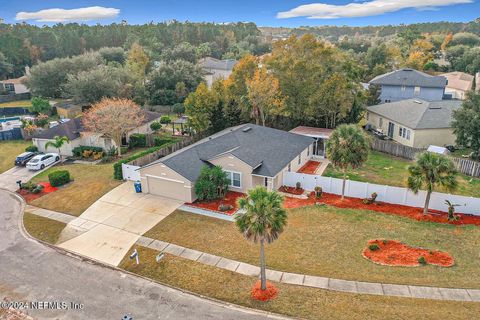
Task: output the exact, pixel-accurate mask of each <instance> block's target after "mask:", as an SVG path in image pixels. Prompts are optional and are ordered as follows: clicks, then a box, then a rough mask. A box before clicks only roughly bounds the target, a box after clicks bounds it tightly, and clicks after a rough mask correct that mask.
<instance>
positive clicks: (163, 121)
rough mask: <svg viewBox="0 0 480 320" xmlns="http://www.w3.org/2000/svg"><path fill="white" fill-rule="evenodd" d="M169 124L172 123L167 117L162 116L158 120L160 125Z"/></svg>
mask: <svg viewBox="0 0 480 320" xmlns="http://www.w3.org/2000/svg"><path fill="white" fill-rule="evenodd" d="M170 122H172V118H170V117H169V116H162V117H161V118H160V123H161V124H169V123H170Z"/></svg>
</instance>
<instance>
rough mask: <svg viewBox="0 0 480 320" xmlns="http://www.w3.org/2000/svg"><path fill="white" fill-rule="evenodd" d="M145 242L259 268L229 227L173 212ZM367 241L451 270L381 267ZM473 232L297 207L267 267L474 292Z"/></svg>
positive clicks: (478, 236)
mask: <svg viewBox="0 0 480 320" xmlns="http://www.w3.org/2000/svg"><path fill="white" fill-rule="evenodd" d="M145 236H147V237H151V238H155V239H159V240H163V241H167V242H171V243H174V244H178V245H181V246H184V247H188V248H192V249H196V250H200V251H204V252H208V253H211V254H215V255H219V256H224V257H227V258H230V259H234V260H238V261H243V262H247V263H250V264H254V265H257V264H258V256H259V247H258V245H255V244H252V243H251V242H248V241H247V240H245V239H244V238H243V236H242V235H241V234H240V232H239V231H238V228H237V227H236V225H235V223H232V222H228V221H224V220H220V219H215V218H210V217H205V216H201V215H196V214H191V213H186V212H182V211H176V212H174V213H172V214H170V215H169V216H168V217H166V218H165V219H163V220H162V221H161V222H160V223H159V224H157V225H156V226H155V227H153V228H152V229H151V230H149V231H148V232H147V233H146V234H145ZM371 239H392V240H399V241H402V242H404V243H406V244H408V245H410V246H418V247H423V248H426V249H429V250H441V251H445V252H448V253H449V254H450V255H452V256H453V258H454V259H455V265H454V266H453V267H450V268H442V267H437V266H432V265H427V266H421V267H417V268H410V267H387V266H380V265H377V264H374V263H372V262H370V261H368V260H367V259H365V258H363V257H362V251H363V249H364V248H365V247H366V246H367V242H368V241H369V240H371ZM479 246H480V228H478V227H475V226H461V227H456V226H452V225H444V224H436V223H428V222H418V221H414V220H410V219H408V218H403V217H398V216H390V215H386V214H382V213H376V212H373V211H366V210H363V211H362V210H353V209H339V208H334V207H321V206H315V207H304V208H298V209H292V210H289V211H288V224H287V227H286V228H285V231H284V232H283V233H282V234H281V235H280V238H279V239H278V240H276V241H275V242H274V243H272V244H269V245H267V246H266V259H267V266H268V268H271V269H274V270H279V271H288V272H294V273H303V274H309V275H318V276H324V277H332V278H339V279H346V280H361V281H372V282H383V283H398V284H415V285H427V286H441V287H459V288H461V287H466V288H477V289H478V288H480V277H472V275H477V274H479V273H480V259H479V258H480V257H479V251H478V248H479Z"/></svg>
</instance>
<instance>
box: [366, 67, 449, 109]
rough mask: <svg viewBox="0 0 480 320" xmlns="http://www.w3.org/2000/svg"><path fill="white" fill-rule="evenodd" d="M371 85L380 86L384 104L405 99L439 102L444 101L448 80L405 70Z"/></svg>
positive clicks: (377, 78)
mask: <svg viewBox="0 0 480 320" xmlns="http://www.w3.org/2000/svg"><path fill="white" fill-rule="evenodd" d="M369 84H370V85H379V86H380V88H381V91H380V97H379V99H380V101H381V102H382V103H388V102H394V101H400V100H405V99H413V98H417V99H422V100H425V101H438V100H442V99H443V95H444V93H445V87H446V85H447V78H445V77H444V76H431V75H429V74H426V73H423V72H420V71H417V70H414V69H409V68H404V69H400V70H396V71H392V72H389V73H386V74H382V75H379V76H377V77H375V78H373V79H372V80H371V81H370V82H369Z"/></svg>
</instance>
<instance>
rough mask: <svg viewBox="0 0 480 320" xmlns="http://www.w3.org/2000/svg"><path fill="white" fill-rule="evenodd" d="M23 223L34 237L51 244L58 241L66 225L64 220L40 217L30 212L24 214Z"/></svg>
mask: <svg viewBox="0 0 480 320" xmlns="http://www.w3.org/2000/svg"><path fill="white" fill-rule="evenodd" d="M23 225H24V226H25V229H26V230H27V232H28V233H29V234H30V235H31V236H32V237H34V238H37V239H40V240H43V241H45V242H48V243H50V244H55V243H57V240H58V237H59V236H60V232H62V230H63V228H65V226H66V224H65V223H63V222H60V221H56V220H52V219H48V218H44V217H40V216H37V215H34V214H32V213H30V212H25V213H24V214H23Z"/></svg>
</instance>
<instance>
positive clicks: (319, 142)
mask: <svg viewBox="0 0 480 320" xmlns="http://www.w3.org/2000/svg"><path fill="white" fill-rule="evenodd" d="M332 131H333V129H327V128H316V127H306V126H299V127H296V128H294V129H292V130H290V132H291V133H296V134H300V135H302V136H307V137H312V138H314V139H315V142H314V144H313V155H314V156H317V157H319V158H320V159H326V158H327V152H326V142H327V140H328V139H329V138H330V135H331V134H332Z"/></svg>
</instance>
